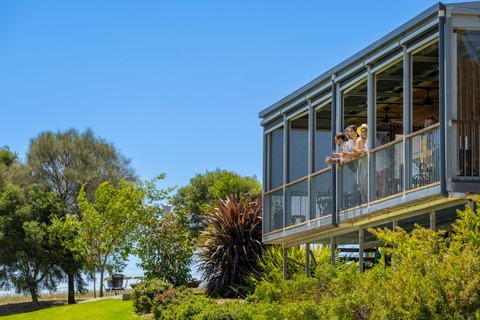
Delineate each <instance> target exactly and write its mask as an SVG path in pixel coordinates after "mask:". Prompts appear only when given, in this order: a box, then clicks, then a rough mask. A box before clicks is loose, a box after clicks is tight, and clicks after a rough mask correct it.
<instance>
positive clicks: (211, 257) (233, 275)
mask: <svg viewBox="0 0 480 320" xmlns="http://www.w3.org/2000/svg"><path fill="white" fill-rule="evenodd" d="M209 209H210V214H209V215H208V216H207V217H205V223H206V226H208V228H207V229H206V230H205V231H203V232H202V238H201V243H200V244H199V245H198V252H197V256H198V258H199V260H200V263H199V268H198V269H199V271H200V272H201V274H202V278H203V279H204V283H205V286H206V292H207V294H208V295H209V296H210V297H223V298H236V297H238V296H245V294H246V293H248V292H250V291H251V289H252V288H250V287H249V286H248V285H249V283H248V282H247V280H248V278H249V277H252V275H253V274H256V273H258V272H259V271H260V268H259V267H258V256H259V255H260V254H261V252H262V249H263V244H262V197H261V196H259V197H257V198H256V199H250V198H249V197H247V198H240V199H237V197H236V196H235V195H233V196H232V197H227V200H225V201H224V200H218V201H217V206H216V207H213V206H211V207H209Z"/></svg>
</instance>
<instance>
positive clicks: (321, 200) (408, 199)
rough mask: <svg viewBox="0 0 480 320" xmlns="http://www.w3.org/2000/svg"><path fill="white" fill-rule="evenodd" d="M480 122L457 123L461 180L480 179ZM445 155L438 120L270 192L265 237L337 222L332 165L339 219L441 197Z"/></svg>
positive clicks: (457, 172) (457, 165)
mask: <svg viewBox="0 0 480 320" xmlns="http://www.w3.org/2000/svg"><path fill="white" fill-rule="evenodd" d="M479 126H480V124H472V123H469V122H458V123H457V125H456V126H455V127H456V128H457V130H456V137H457V138H456V140H457V141H458V146H459V149H458V158H457V161H456V163H455V164H454V166H455V167H454V168H453V167H452V169H454V170H452V172H455V179H457V180H459V181H469V183H472V182H473V181H476V182H480V178H479V173H478V168H479V156H478V152H479V150H478V132H479V131H478V130H479ZM475 139H476V141H477V142H475ZM440 156H441V149H440V134H439V124H438V123H437V124H435V125H433V126H430V127H428V128H425V129H422V130H419V131H417V132H414V133H412V134H410V135H407V136H405V137H403V138H402V139H398V140H396V141H393V142H390V143H387V144H385V145H382V146H380V147H378V148H376V149H374V150H371V151H369V152H367V153H366V154H365V155H363V156H361V157H358V158H355V159H353V160H350V161H346V162H344V163H342V164H340V165H338V166H333V167H332V168H327V169H324V170H322V171H320V172H317V173H315V174H312V175H309V176H307V177H304V178H302V179H299V180H297V181H295V182H292V183H290V184H287V185H285V186H283V187H280V188H277V189H275V190H272V191H270V192H266V193H265V194H264V203H265V209H264V240H265V241H269V242H271V243H275V242H276V241H275V239H277V238H278V239H279V238H281V241H282V242H285V241H288V240H289V239H293V238H295V237H298V236H299V235H301V236H302V237H308V235H310V234H314V233H315V232H318V231H321V230H322V229H325V228H327V227H330V226H331V223H332V213H333V212H332V210H333V207H334V203H333V201H334V200H335V199H333V198H332V194H333V193H332V189H333V187H334V184H332V172H331V170H335V171H336V190H337V192H336V195H337V197H336V208H337V216H336V219H335V220H336V221H337V222H338V223H342V222H348V221H355V220H358V219H362V218H365V217H368V216H375V215H380V214H382V213H385V212H388V211H391V210H394V209H398V208H401V207H406V206H409V205H413V204H415V203H421V202H426V201H429V200H431V199H434V198H438V197H441V194H440ZM284 201H285V205H284ZM284 208H285V210H284Z"/></svg>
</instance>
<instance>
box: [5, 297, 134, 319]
mask: <svg viewBox="0 0 480 320" xmlns="http://www.w3.org/2000/svg"><path fill="white" fill-rule="evenodd" d="M3 319H5V320H6V319H15V320H17V319H35V320H54V319H62V320H69V319H72V320H73V319H75V320H77V319H89V320H90V319H102V320H107V319H112V320H113V319H115V320H118V319H142V317H139V316H136V315H135V314H134V312H133V305H132V301H131V300H128V301H122V300H121V299H105V300H99V301H92V302H86V303H79V304H74V305H66V306H61V307H55V308H49V309H44V310H39V311H34V312H28V313H22V314H16V315H11V316H5V317H2V320H3Z"/></svg>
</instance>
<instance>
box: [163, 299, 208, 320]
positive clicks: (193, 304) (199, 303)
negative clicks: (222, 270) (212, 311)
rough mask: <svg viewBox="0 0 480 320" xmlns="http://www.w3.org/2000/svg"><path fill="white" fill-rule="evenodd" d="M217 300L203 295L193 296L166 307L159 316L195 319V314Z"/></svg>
mask: <svg viewBox="0 0 480 320" xmlns="http://www.w3.org/2000/svg"><path fill="white" fill-rule="evenodd" d="M216 305H217V301H216V300H215V299H212V298H206V297H205V296H194V297H191V298H189V299H186V300H185V301H183V302H182V303H180V304H178V305H173V306H171V307H169V308H167V309H166V310H165V311H164V312H163V313H162V316H161V319H162V320H189V319H197V317H196V315H198V314H200V313H201V312H202V311H203V310H205V309H207V308H214V307H215V306H216Z"/></svg>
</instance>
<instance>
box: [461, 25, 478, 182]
mask: <svg viewBox="0 0 480 320" xmlns="http://www.w3.org/2000/svg"><path fill="white" fill-rule="evenodd" d="M479 48H480V30H462V29H458V30H457V123H456V126H457V130H456V131H457V132H456V134H457V137H458V138H457V147H458V149H459V150H458V165H457V170H456V171H457V176H458V177H459V178H462V179H473V178H478V176H479V157H478V154H479V125H480V52H479Z"/></svg>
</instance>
